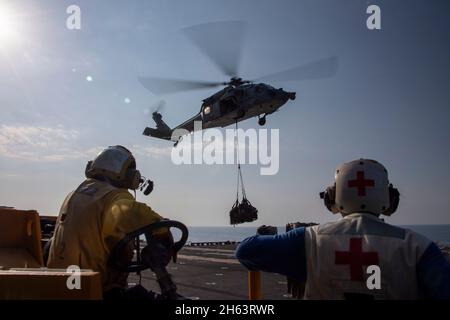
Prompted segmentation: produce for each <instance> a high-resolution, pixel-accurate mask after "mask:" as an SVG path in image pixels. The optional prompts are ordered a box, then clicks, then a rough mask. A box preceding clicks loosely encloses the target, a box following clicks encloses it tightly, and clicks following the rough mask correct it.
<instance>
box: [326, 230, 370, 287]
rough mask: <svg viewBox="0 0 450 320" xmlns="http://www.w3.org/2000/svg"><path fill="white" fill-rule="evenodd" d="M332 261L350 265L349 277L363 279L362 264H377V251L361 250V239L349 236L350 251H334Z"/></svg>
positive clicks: (357, 279) (356, 279) (354, 279)
mask: <svg viewBox="0 0 450 320" xmlns="http://www.w3.org/2000/svg"><path fill="white" fill-rule="evenodd" d="M334 263H336V264H348V265H350V279H351V280H352V281H363V280H364V273H363V272H364V270H363V266H370V265H374V264H375V265H378V253H377V252H363V251H362V239H361V238H351V239H350V251H336V252H335V262H334Z"/></svg>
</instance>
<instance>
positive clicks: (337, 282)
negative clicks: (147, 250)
mask: <svg viewBox="0 0 450 320" xmlns="http://www.w3.org/2000/svg"><path fill="white" fill-rule="evenodd" d="M399 197H400V194H399V192H398V191H397V189H396V188H394V187H393V186H392V184H390V183H389V180H388V173H387V170H386V168H385V167H384V166H383V165H381V164H380V163H378V162H377V161H374V160H367V159H359V160H355V161H351V162H348V163H344V164H342V165H341V166H339V167H338V168H337V169H336V172H335V183H334V185H332V186H330V187H328V188H327V189H326V191H324V192H322V193H321V198H322V199H324V204H325V206H326V207H327V208H328V209H329V210H330V211H331V212H333V213H340V214H341V215H342V218H341V219H340V220H338V221H336V222H331V223H327V224H324V225H320V226H314V227H308V228H297V229H294V230H292V231H289V232H287V233H284V234H280V235H275V236H268V235H256V236H253V237H250V238H247V239H245V240H244V241H243V242H242V243H241V244H240V246H239V247H238V249H237V251H236V256H237V258H238V259H239V261H240V262H241V263H242V264H243V265H244V266H246V267H247V268H248V269H250V270H262V271H266V272H276V273H279V274H283V275H286V276H288V277H291V278H293V279H295V280H297V281H299V282H305V283H306V285H305V295H304V298H305V299H361V298H363V299H420V298H432V299H450V263H449V262H448V261H447V259H446V258H445V257H444V256H443V254H442V252H441V251H440V250H439V248H438V247H437V246H436V244H434V243H433V242H432V241H430V240H428V239H427V238H425V237H424V236H422V235H420V234H418V233H416V232H413V231H411V230H409V229H403V228H399V227H395V226H392V225H389V224H387V223H385V222H384V221H383V220H382V219H380V215H382V214H383V215H387V216H389V215H391V214H393V213H394V212H395V210H396V209H397V206H398V203H399Z"/></svg>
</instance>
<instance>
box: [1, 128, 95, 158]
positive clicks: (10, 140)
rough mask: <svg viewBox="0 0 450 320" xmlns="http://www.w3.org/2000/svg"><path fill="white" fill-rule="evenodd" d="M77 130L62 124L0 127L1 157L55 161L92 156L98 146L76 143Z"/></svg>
mask: <svg viewBox="0 0 450 320" xmlns="http://www.w3.org/2000/svg"><path fill="white" fill-rule="evenodd" d="M79 136H80V133H79V132H78V131H77V130H74V129H67V128H65V127H64V126H61V125H59V126H56V127H45V126H25V125H23V126H20V125H19V126H13V125H1V126H0V156H1V157H6V158H14V159H20V160H25V161H36V162H42V161H43V162H54V161H64V160H73V159H81V158H86V157H92V156H95V155H96V154H97V153H98V152H99V151H100V150H101V148H100V147H92V148H88V149H81V148H79V147H77V146H76V143H77V142H78V139H79Z"/></svg>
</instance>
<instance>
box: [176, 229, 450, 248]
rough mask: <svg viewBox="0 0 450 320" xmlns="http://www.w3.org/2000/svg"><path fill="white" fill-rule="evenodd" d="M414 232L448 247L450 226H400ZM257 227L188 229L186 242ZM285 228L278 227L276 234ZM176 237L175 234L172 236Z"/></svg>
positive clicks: (232, 237) (233, 236) (225, 237)
mask: <svg viewBox="0 0 450 320" xmlns="http://www.w3.org/2000/svg"><path fill="white" fill-rule="evenodd" d="M402 227H404V228H408V229H411V230H414V231H416V232H418V233H420V234H422V235H424V236H426V237H427V238H429V239H431V240H433V241H434V242H436V243H437V244H439V245H450V225H409V226H402ZM256 229H257V227H247V226H236V227H233V226H226V227H189V238H188V242H210V241H211V242H221V241H241V240H243V239H245V238H246V237H250V236H252V235H254V234H255V233H256ZM284 231H285V227H284V226H283V227H278V233H282V232H284ZM174 236H175V237H177V235H176V232H175V234H174Z"/></svg>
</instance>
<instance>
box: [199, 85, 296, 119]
mask: <svg viewBox="0 0 450 320" xmlns="http://www.w3.org/2000/svg"><path fill="white" fill-rule="evenodd" d="M290 99H291V100H293V99H295V93H294V92H286V91H284V90H283V89H281V88H280V89H275V88H274V87H272V86H269V85H267V84H264V83H258V84H243V85H240V86H228V87H226V88H224V89H223V90H221V91H219V92H217V93H216V94H214V95H212V96H211V97H209V98H207V99H205V100H203V104H202V108H201V110H200V114H201V116H202V124H203V128H214V127H226V126H228V125H230V124H234V123H236V121H237V122H239V121H243V120H246V119H248V118H252V117H256V116H262V115H264V116H266V115H268V114H271V113H273V112H275V111H277V110H278V109H279V108H280V107H281V106H283V105H284V104H285V103H286V102H287V101H288V100H290Z"/></svg>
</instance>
